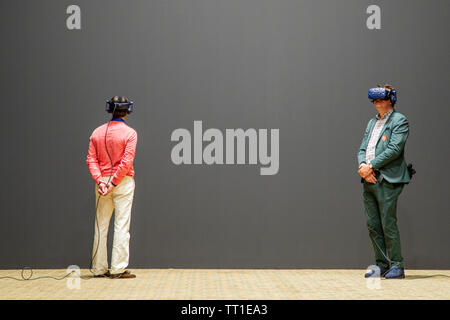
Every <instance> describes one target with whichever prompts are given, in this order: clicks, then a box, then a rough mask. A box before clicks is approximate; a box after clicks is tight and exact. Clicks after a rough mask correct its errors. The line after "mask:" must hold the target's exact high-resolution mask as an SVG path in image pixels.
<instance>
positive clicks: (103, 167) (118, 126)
mask: <svg viewBox="0 0 450 320" xmlns="http://www.w3.org/2000/svg"><path fill="white" fill-rule="evenodd" d="M107 126H108V123H105V124H103V125H101V126H100V127H98V128H97V129H95V130H94V132H93V133H92V135H91V137H90V139H89V151H88V155H87V160H86V163H87V165H88V167H89V171H90V172H91V175H92V178H93V179H94V180H95V182H96V183H99V182H100V181H101V178H102V177H105V176H111V161H110V159H109V157H108V153H107V151H106V148H105V132H106V128H107ZM106 144H107V146H108V152H109V154H110V156H111V160H112V163H113V167H112V176H113V177H112V179H111V182H112V183H113V184H114V185H118V184H119V183H120V181H122V179H123V177H125V176H130V177H134V168H133V160H134V155H135V153H136V144H137V132H136V131H135V130H134V129H133V128H131V127H129V126H128V125H127V124H126V123H125V121H123V120H122V119H121V118H115V119H113V120H112V121H111V122H110V124H109V127H108V133H107V136H106ZM105 182H106V181H105Z"/></svg>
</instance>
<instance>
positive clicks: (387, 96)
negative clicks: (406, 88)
mask: <svg viewBox="0 0 450 320" xmlns="http://www.w3.org/2000/svg"><path fill="white" fill-rule="evenodd" d="M368 96H369V99H370V100H371V101H372V102H374V101H375V100H377V99H381V100H390V101H391V103H392V105H394V104H395V103H396V102H397V92H396V91H395V90H390V89H386V88H372V89H369V95H368Z"/></svg>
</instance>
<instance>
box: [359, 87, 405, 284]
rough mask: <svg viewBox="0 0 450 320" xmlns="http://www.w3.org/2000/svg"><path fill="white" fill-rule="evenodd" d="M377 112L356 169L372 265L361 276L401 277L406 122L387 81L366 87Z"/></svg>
mask: <svg viewBox="0 0 450 320" xmlns="http://www.w3.org/2000/svg"><path fill="white" fill-rule="evenodd" d="M369 98H370V99H371V100H372V102H373V105H374V107H375V108H376V109H377V111H378V114H377V116H376V117H374V118H372V119H370V121H369V123H368V125H367V128H366V131H365V134H364V137H363V139H362V143H361V147H360V148H359V152H358V164H359V170H358V173H359V175H360V176H361V182H362V183H363V199H364V207H365V211H366V218H367V227H368V229H369V236H370V238H371V241H372V245H373V247H374V251H375V259H376V265H377V266H378V267H379V270H377V268H374V269H371V270H369V271H368V272H367V273H366V274H365V277H366V278H367V277H371V276H376V275H378V271H379V272H380V274H381V275H382V276H384V277H385V278H387V279H398V278H404V277H405V273H404V268H403V257H402V254H401V247H400V234H399V231H398V227H397V199H398V196H399V195H400V193H401V192H402V190H403V187H404V184H405V183H409V181H410V179H411V177H410V175H409V172H408V167H407V165H406V162H405V159H404V149H405V143H406V140H407V139H408V133H409V125H408V120H407V119H406V117H405V116H404V115H403V114H401V113H399V112H397V111H396V110H395V109H394V105H395V102H396V101H397V95H396V91H395V89H394V88H393V87H392V86H390V85H384V86H380V85H378V87H377V88H373V89H370V90H369Z"/></svg>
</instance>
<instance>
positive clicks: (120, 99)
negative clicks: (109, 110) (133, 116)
mask: <svg viewBox="0 0 450 320" xmlns="http://www.w3.org/2000/svg"><path fill="white" fill-rule="evenodd" d="M110 101H111V102H113V103H114V102H116V103H128V102H130V100H128V98H127V97H124V96H122V97H119V96H114V97H112V98H111V99H110ZM127 114H128V111H127V110H115V111H114V113H113V118H122V117H124V116H126V115H127Z"/></svg>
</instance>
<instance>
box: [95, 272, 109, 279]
mask: <svg viewBox="0 0 450 320" xmlns="http://www.w3.org/2000/svg"><path fill="white" fill-rule="evenodd" d="M110 276H111V274H110V273H109V271H106V273H104V274H96V275H94V278H109V277H110Z"/></svg>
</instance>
